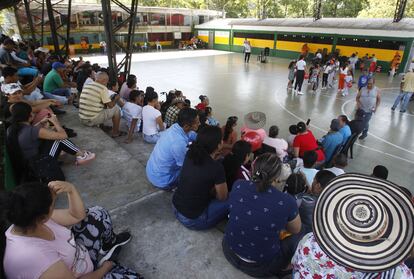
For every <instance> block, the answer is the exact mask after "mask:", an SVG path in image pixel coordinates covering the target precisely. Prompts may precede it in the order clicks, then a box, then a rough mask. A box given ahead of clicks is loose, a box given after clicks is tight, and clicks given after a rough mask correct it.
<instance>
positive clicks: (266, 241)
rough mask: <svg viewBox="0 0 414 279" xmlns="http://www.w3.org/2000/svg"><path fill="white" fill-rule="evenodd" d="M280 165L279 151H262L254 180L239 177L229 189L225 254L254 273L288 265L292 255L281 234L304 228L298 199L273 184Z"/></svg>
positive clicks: (262, 273)
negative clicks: (285, 246) (284, 246)
mask: <svg viewBox="0 0 414 279" xmlns="http://www.w3.org/2000/svg"><path fill="white" fill-rule="evenodd" d="M281 166H282V163H281V161H280V159H279V157H278V156H277V155H276V154H272V153H265V154H262V155H260V156H259V157H258V158H257V159H256V161H255V162H254V164H253V166H252V167H253V169H252V181H245V180H237V181H236V182H235V183H234V185H233V189H232V191H231V192H230V197H229V203H230V214H229V221H228V223H227V226H226V231H225V234H224V239H223V243H222V246H223V252H224V256H225V257H226V259H227V260H228V261H229V262H230V263H231V264H232V265H233V266H234V267H236V268H237V269H239V270H241V271H242V272H244V273H246V274H248V275H250V276H253V277H265V276H266V277H267V276H274V275H277V274H278V273H280V272H281V271H282V270H283V269H285V268H286V266H287V265H288V263H289V260H290V259H289V258H286V257H285V255H284V253H283V249H281V246H282V243H281V241H280V240H279V237H278V234H279V232H280V231H281V230H282V229H286V230H287V231H288V232H290V233H293V234H296V233H298V232H299V231H300V229H301V221H300V217H299V214H298V208H297V205H296V202H295V199H294V198H292V197H291V196H290V195H289V194H286V193H282V192H281V191H279V190H277V189H276V188H275V187H274V186H273V184H274V182H275V181H276V180H277V179H278V176H279V174H280V171H281Z"/></svg>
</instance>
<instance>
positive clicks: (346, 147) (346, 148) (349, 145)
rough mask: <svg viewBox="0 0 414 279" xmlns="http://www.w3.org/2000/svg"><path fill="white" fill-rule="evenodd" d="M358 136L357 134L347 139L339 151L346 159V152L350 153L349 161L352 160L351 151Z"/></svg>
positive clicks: (352, 154)
mask: <svg viewBox="0 0 414 279" xmlns="http://www.w3.org/2000/svg"><path fill="white" fill-rule="evenodd" d="M358 135H359V134H357V133H355V134H352V135H351V136H350V137H349V139H348V140H347V141H346V142H345V144H344V145H343V148H342V150H341V153H343V154H345V155H346V156H347V157H348V152H350V155H351V159H354V150H353V147H354V143H355V141H356V140H357V138H358Z"/></svg>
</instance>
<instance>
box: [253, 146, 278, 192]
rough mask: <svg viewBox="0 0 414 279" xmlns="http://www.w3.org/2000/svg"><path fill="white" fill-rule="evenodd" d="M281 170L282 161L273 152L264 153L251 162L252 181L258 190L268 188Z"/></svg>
mask: <svg viewBox="0 0 414 279" xmlns="http://www.w3.org/2000/svg"><path fill="white" fill-rule="evenodd" d="M281 170H282V162H281V161H280V159H279V157H278V156H277V155H276V154H274V153H265V154H262V155H260V156H259V157H257V159H256V160H255V161H254V162H253V169H252V178H251V179H252V181H253V182H254V183H256V190H257V191H258V192H265V191H266V190H267V189H269V188H270V187H271V185H272V183H273V181H275V180H276V179H277V178H278V177H279V175H280V173H281Z"/></svg>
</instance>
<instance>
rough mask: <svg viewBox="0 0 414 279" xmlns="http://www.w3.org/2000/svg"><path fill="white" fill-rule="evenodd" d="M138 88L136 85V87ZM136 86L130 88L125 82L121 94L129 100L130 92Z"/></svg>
mask: <svg viewBox="0 0 414 279" xmlns="http://www.w3.org/2000/svg"><path fill="white" fill-rule="evenodd" d="M135 88H136V87H135ZM135 88H129V87H128V85H127V83H126V82H124V83H123V84H122V86H121V89H120V90H119V95H120V96H121V97H122V98H124V99H125V100H129V93H131V91H132V90H133V89H135Z"/></svg>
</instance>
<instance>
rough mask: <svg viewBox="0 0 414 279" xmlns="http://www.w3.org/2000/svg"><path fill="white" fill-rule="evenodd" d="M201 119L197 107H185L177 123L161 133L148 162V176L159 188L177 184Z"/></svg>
mask: <svg viewBox="0 0 414 279" xmlns="http://www.w3.org/2000/svg"><path fill="white" fill-rule="evenodd" d="M199 125H200V120H199V119H198V114H197V111H196V110H195V109H191V108H184V109H182V110H181V111H180V113H179V114H178V121H177V123H175V124H173V125H172V126H171V127H170V128H169V129H168V130H166V131H165V132H164V133H162V134H161V138H160V139H159V140H158V141H157V144H156V145H155V147H154V150H153V151H152V153H151V156H150V158H149V160H148V162H147V167H146V173H147V178H148V180H149V181H150V182H151V184H152V185H154V186H155V187H157V188H160V189H162V190H171V189H173V188H175V187H176V186H177V180H178V176H179V175H180V171H181V167H182V166H183V163H184V158H185V154H186V152H187V146H188V144H189V143H190V142H192V141H194V140H195V138H196V133H195V131H197V129H198V126H199Z"/></svg>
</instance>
